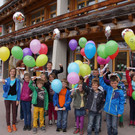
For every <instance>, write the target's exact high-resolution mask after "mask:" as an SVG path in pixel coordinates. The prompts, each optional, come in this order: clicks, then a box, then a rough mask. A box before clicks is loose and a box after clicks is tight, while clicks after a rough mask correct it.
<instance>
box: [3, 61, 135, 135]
mask: <svg viewBox="0 0 135 135" xmlns="http://www.w3.org/2000/svg"><path fill="white" fill-rule="evenodd" d="M51 66H52V63H51V62H49V63H48V64H47V69H48V72H47V74H45V73H42V74H41V75H40V77H41V79H36V76H34V77H33V78H32V79H31V77H30V74H29V73H25V74H24V79H22V78H21V77H20V73H19V72H17V73H16V69H15V68H11V69H10V72H9V78H7V79H5V80H4V79H3V81H2V82H3V90H4V94H3V97H4V102H5V107H6V122H7V129H8V132H12V130H13V131H16V130H17V129H16V107H17V105H18V104H19V101H20V100H21V106H22V110H23V115H24V128H23V130H24V131H25V130H31V122H32V120H31V116H32V115H31V103H32V104H33V107H34V109H33V124H32V125H33V133H37V127H38V126H39V127H40V129H41V130H42V131H45V116H46V114H47V113H48V118H49V125H52V124H53V122H54V123H55V124H56V125H57V129H56V131H57V132H60V131H61V130H62V131H63V132H67V118H68V111H69V110H71V107H70V105H71V102H72V100H73V108H74V109H75V124H76V129H75V131H74V132H73V134H77V133H79V134H80V135H83V134H84V131H83V127H84V117H85V115H86V113H88V127H87V134H88V135H91V134H92V131H93V129H94V131H95V135H98V134H99V132H100V131H101V120H102V111H103V108H104V111H105V112H106V123H107V133H108V135H117V134H118V126H117V121H118V118H121V120H120V123H121V125H122V124H123V116H122V115H123V112H124V104H125V102H126V97H125V96H126V89H125V87H124V84H123V83H122V82H121V81H120V79H121V77H120V76H119V74H117V75H110V77H109V84H106V83H105V81H104V77H103V76H104V74H103V72H102V70H101V71H100V74H99V71H98V69H95V70H94V71H93V74H92V75H91V76H89V77H86V78H85V79H80V81H79V83H78V84H77V85H76V86H77V88H78V89H77V90H76V89H75V88H73V90H72V92H70V90H69V88H68V81H67V80H66V79H62V80H61V81H62V89H61V91H60V93H55V92H54V91H53V90H52V89H51V82H52V81H53V80H54V79H56V78H57V75H58V74H59V73H61V72H62V71H63V68H62V65H60V70H52V67H51ZM34 74H35V73H34ZM126 77H127V82H128V83H129V89H128V93H129V94H128V95H129V96H130V125H134V126H135V101H134V100H133V98H132V92H133V91H134V90H135V74H134V73H132V74H131V77H130V76H129V69H128V68H127V71H126ZM21 83H22V88H21ZM11 105H12V114H13V117H12V118H13V120H12V128H11V126H10V125H11V124H10V106H11ZM52 115H54V120H53V118H52ZM38 121H39V125H38Z"/></svg>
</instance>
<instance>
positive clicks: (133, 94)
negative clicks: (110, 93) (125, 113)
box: [132, 91, 135, 100]
mask: <svg viewBox="0 0 135 135" xmlns="http://www.w3.org/2000/svg"><path fill="white" fill-rule="evenodd" d="M132 98H133V99H134V100H135V91H133V92H132Z"/></svg>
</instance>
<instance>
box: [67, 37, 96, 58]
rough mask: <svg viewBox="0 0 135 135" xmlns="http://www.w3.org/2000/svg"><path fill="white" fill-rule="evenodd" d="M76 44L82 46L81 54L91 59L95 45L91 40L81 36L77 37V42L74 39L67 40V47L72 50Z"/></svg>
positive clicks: (94, 51)
mask: <svg viewBox="0 0 135 135" xmlns="http://www.w3.org/2000/svg"><path fill="white" fill-rule="evenodd" d="M78 44H79V46H80V47H81V48H82V49H81V51H80V53H81V55H82V56H85V57H87V58H88V59H92V58H93V57H94V56H95V53H96V46H95V43H94V42H93V41H92V40H91V41H87V39H86V38H85V37H81V38H80V39H79V42H77V41H76V40H75V39H71V40H70V41H69V47H70V49H71V50H72V51H74V50H75V49H76V48H77V46H78Z"/></svg>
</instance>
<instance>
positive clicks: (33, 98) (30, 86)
mask: <svg viewBox="0 0 135 135" xmlns="http://www.w3.org/2000/svg"><path fill="white" fill-rule="evenodd" d="M32 84H33V81H30V82H29V88H30V89H31V90H32V92H33V95H32V104H33V105H36V104H37V96H38V92H37V90H38V87H34V86H33V85H32ZM42 88H43V89H44V92H45V94H44V109H45V110H48V92H47V90H46V88H44V87H42Z"/></svg>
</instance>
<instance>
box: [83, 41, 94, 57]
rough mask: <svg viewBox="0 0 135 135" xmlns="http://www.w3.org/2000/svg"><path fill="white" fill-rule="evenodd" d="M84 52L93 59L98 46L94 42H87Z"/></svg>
mask: <svg viewBox="0 0 135 135" xmlns="http://www.w3.org/2000/svg"><path fill="white" fill-rule="evenodd" d="M84 52H85V55H86V57H87V58H88V59H92V58H93V57H94V56H95V53H96V46H95V45H94V44H93V43H87V44H86V46H85V48H84Z"/></svg>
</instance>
